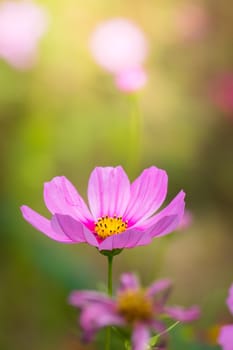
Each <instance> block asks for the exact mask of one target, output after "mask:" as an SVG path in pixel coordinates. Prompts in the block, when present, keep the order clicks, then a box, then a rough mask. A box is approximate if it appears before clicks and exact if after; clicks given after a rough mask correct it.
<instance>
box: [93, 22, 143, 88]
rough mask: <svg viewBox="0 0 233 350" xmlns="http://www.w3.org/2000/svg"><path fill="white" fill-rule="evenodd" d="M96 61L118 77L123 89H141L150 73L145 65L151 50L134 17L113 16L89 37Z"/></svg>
mask: <svg viewBox="0 0 233 350" xmlns="http://www.w3.org/2000/svg"><path fill="white" fill-rule="evenodd" d="M90 50H91V53H92V55H93V57H94V59H95V61H96V62H97V63H98V64H99V65H100V66H101V67H102V68H104V69H106V70H107V71H108V72H110V73H112V74H113V75H114V77H115V83H116V86H117V87H118V89H119V90H121V91H123V92H127V93H128V92H134V91H137V90H139V89H141V88H142V87H143V86H144V85H145V83H146V81H147V74H146V72H145V71H144V69H143V68H142V66H143V63H144V61H145V59H146V56H147V53H148V44H147V41H146V38H145V36H144V33H143V32H142V31H141V29H140V28H139V27H138V26H137V25H136V24H135V23H133V22H132V21H130V20H128V19H125V18H114V19H111V20H108V21H105V22H102V23H101V24H99V25H98V26H97V28H96V29H95V31H94V32H93V34H92V36H91V39H90Z"/></svg>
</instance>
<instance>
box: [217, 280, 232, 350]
mask: <svg viewBox="0 0 233 350" xmlns="http://www.w3.org/2000/svg"><path fill="white" fill-rule="evenodd" d="M227 305H228V308H229V310H230V312H231V313H232V315H233V284H232V285H231V287H230V290H229V295H228V298H227ZM218 343H219V345H221V346H222V348H223V350H233V324H229V325H225V326H223V327H222V328H221V330H220V333H219V336H218Z"/></svg>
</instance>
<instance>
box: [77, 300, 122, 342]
mask: <svg viewBox="0 0 233 350" xmlns="http://www.w3.org/2000/svg"><path fill="white" fill-rule="evenodd" d="M123 324H124V321H123V319H122V318H121V317H120V316H118V315H117V313H116V312H115V310H114V309H113V308H112V307H106V306H103V305H99V304H92V305H90V306H87V307H85V308H84V309H83V312H82V313H81V316H80V325H81V327H82V329H83V331H84V338H85V340H86V341H91V340H92V338H93V336H94V335H95V333H96V332H97V331H98V330H99V329H100V328H103V327H106V326H121V325H123Z"/></svg>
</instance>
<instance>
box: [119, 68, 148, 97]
mask: <svg viewBox="0 0 233 350" xmlns="http://www.w3.org/2000/svg"><path fill="white" fill-rule="evenodd" d="M146 82H147V74H146V72H145V71H144V70H143V69H142V68H135V69H129V70H127V71H122V72H120V73H118V74H117V75H116V76H115V83H116V86H117V87H118V89H119V90H121V91H124V92H134V91H138V90H140V89H141V88H143V87H144V85H145V84H146Z"/></svg>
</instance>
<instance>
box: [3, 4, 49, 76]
mask: <svg viewBox="0 0 233 350" xmlns="http://www.w3.org/2000/svg"><path fill="white" fill-rule="evenodd" d="M47 24H48V18H47V14H46V12H45V10H44V9H43V8H42V7H40V6H39V5H36V4H34V3H33V2H30V1H22V2H14V1H6V2H2V3H0V57H2V58H3V59H5V60H6V61H7V62H8V63H9V64H10V65H12V66H14V67H16V68H18V69H25V68H29V67H31V66H32V64H33V63H34V62H35V58H36V54H37V45H38V41H39V39H40V38H41V37H42V35H43V34H44V32H45V30H46V28H47Z"/></svg>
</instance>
